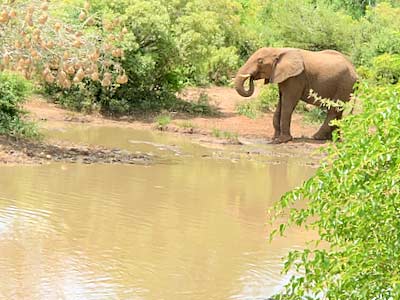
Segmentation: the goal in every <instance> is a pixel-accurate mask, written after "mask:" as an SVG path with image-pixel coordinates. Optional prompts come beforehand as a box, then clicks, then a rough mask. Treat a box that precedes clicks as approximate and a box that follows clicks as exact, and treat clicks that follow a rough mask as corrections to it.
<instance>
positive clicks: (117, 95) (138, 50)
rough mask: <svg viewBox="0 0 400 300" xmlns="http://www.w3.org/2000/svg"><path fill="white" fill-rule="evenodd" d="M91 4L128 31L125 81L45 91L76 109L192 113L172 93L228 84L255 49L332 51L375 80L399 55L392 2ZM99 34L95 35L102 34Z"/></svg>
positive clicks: (69, 10) (71, 10)
mask: <svg viewBox="0 0 400 300" xmlns="http://www.w3.org/2000/svg"><path fill="white" fill-rule="evenodd" d="M82 2H83V0H70V1H64V3H65V6H66V8H65V9H64V11H65V13H64V14H63V15H62V16H61V17H63V19H64V20H65V21H66V22H71V23H73V22H76V15H78V14H79V10H77V9H76V8H75V7H79V5H82ZM91 5H92V6H91V11H90V12H91V13H93V14H94V15H95V16H97V17H98V18H102V19H104V20H109V21H110V22H111V20H115V19H119V20H121V22H122V23H123V24H124V26H125V27H126V28H127V30H128V34H127V36H126V38H125V39H123V40H122V41H120V42H119V43H118V46H120V47H121V48H122V49H123V50H124V59H123V60H122V66H123V68H124V69H125V70H126V73H127V75H128V77H129V79H130V80H129V82H128V84H127V85H124V86H121V87H119V88H116V89H108V88H104V87H102V86H101V85H100V84H98V82H93V81H91V80H85V81H84V82H83V83H82V84H80V85H77V86H75V87H74V88H72V89H71V90H68V92H62V89H60V88H59V87H57V86H54V85H50V86H47V88H46V91H47V92H49V93H51V94H52V95H54V96H56V98H57V99H58V101H59V102H61V103H62V104H64V105H66V106H68V107H70V108H73V109H78V110H88V111H90V110H93V109H97V110H101V111H102V112H104V113H111V114H126V113H132V112H143V111H160V110H163V109H165V110H183V111H187V112H193V110H192V108H191V106H190V105H188V104H187V103H183V102H181V101H178V100H177V99H176V92H178V91H179V90H180V89H181V88H182V87H184V86H186V85H205V84H209V83H213V84H228V83H229V82H230V79H231V78H232V77H233V76H234V74H235V71H236V70H237V68H238V66H239V65H240V64H241V63H242V62H243V61H244V60H245V59H246V58H247V57H248V56H249V55H250V53H252V52H253V51H254V50H256V49H257V48H259V47H261V46H277V47H280V46H285V47H287V46H289V47H299V48H304V49H310V50H321V49H336V50H339V51H341V52H343V53H345V54H347V55H348V56H349V57H351V58H352V60H353V61H354V63H355V64H356V65H357V66H364V68H366V69H367V70H364V71H365V72H364V73H366V72H369V71H371V70H370V69H371V68H374V67H376V68H378V69H380V70H374V71H373V72H375V73H376V75H377V76H380V75H381V74H382V72H383V73H385V74H383V75H384V76H387V72H386V71H387V70H385V69H384V68H385V67H386V66H387V64H386V61H384V60H394V59H396V56H395V55H397V54H398V52H399V51H400V50H399V49H400V35H399V33H398V27H399V20H398V18H397V17H396V16H397V15H398V14H399V12H400V9H399V8H396V7H395V5H396V1H392V3H389V2H382V3H380V1H361V0H360V1H355V0H351V1H350V0H349V1H347V0H301V1H297V0H277V1H272V0H268V1H261V0H233V1H230V0H204V1H200V0H180V1H164V0H146V1H144V0H143V1H141V0H137V1H128V0H122V1H100V0H94V1H91ZM369 5H372V6H369ZM155 11H157V13H156V14H155V13H154V12H155ZM204 20H207V22H204ZM282 20H285V21H284V22H283V21H282ZM93 30H94V29H93V28H92V27H91V28H90V31H91V32H93ZM98 31H99V32H98V35H99V36H101V34H102V28H99V30H98ZM380 55H384V56H383V57H382V58H379V56H380ZM393 55H394V57H393ZM391 71H395V72H396V70H391ZM391 71H390V72H391ZM393 75H394V80H395V78H396V76H397V75H396V74H393Z"/></svg>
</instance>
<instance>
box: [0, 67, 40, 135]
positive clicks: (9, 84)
mask: <svg viewBox="0 0 400 300" xmlns="http://www.w3.org/2000/svg"><path fill="white" fill-rule="evenodd" d="M30 91H31V85H30V84H29V82H28V81H27V80H26V79H24V78H23V77H22V76H20V75H16V74H11V73H0V134H7V135H10V136H14V137H21V136H25V137H35V136H37V135H38V132H37V131H36V128H35V126H34V124H32V123H31V122H29V121H26V120H25V119H24V115H25V112H24V110H23V109H22V108H21V105H22V103H23V102H24V100H25V99H26V97H27V96H28V95H29V93H30Z"/></svg>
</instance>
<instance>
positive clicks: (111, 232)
mask: <svg viewBox="0 0 400 300" xmlns="http://www.w3.org/2000/svg"><path fill="white" fill-rule="evenodd" d="M49 135H56V136H57V137H59V138H64V139H66V140H71V141H83V142H85V143H93V144H101V145H104V146H110V147H123V148H126V149H128V150H131V151H141V152H151V153H154V155H155V156H156V157H164V159H163V160H162V161H161V163H155V164H153V165H150V166H134V165H133V166H131V165H129V166H126V165H101V164H97V165H96V164H95V165H80V164H57V163H54V164H49V165H44V166H23V167H2V168H0V254H1V256H0V278H1V280H0V299H33V300H36V299H40V300H45V299H146V300H147V299H148V300H152V299H166V300H181V299H191V300H192V299H193V300H204V299H264V298H267V297H268V296H269V295H271V294H273V293H274V292H275V291H276V290H277V289H279V288H280V287H281V286H282V284H283V283H284V282H285V281H286V280H287V278H284V277H283V276H282V275H280V269H281V260H280V258H281V257H282V256H283V255H284V254H285V253H287V251H289V250H290V249H295V248H301V247H302V246H303V245H304V241H305V240H306V237H307V238H308V237H309V233H307V234H306V233H304V232H302V231H291V232H289V234H288V237H287V238H280V239H278V240H276V241H275V242H273V243H272V244H269V243H268V240H267V237H268V230H269V229H268V227H267V225H266V223H267V222H268V219H267V214H266V211H267V209H268V208H270V207H271V206H272V205H273V203H274V201H276V200H277V199H279V197H280V196H281V195H282V194H283V193H284V192H285V191H288V190H289V189H291V188H293V187H295V186H297V185H299V184H301V183H302V182H303V181H304V180H305V179H307V178H308V177H310V176H311V175H312V174H313V173H314V171H315V170H314V169H312V168H309V167H307V166H305V165H304V164H302V163H301V162H300V161H299V158H297V157H291V156H286V155H282V156H275V157H272V158H271V159H270V161H271V163H267V162H266V161H265V160H263V161H258V160H249V159H238V160H232V159H216V158H213V157H214V155H213V153H215V150H213V149H207V148H204V147H202V146H199V145H196V144H193V143H191V142H190V140H188V139H184V138H178V137H175V136H170V135H164V134H157V133H154V132H146V131H133V130H131V129H118V128H91V129H89V128H84V127H83V128H72V129H68V130H66V131H62V132H60V131H57V132H50V133H49ZM272 162H273V163H272Z"/></svg>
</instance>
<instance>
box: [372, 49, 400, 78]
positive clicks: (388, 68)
mask: <svg viewBox="0 0 400 300" xmlns="http://www.w3.org/2000/svg"><path fill="white" fill-rule="evenodd" d="M372 68H373V72H374V77H375V80H377V81H379V82H383V83H385V82H386V83H397V82H398V81H399V79H400V54H393V55H391V54H382V55H380V56H378V57H375V58H374V59H373V63H372Z"/></svg>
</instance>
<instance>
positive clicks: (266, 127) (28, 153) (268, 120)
mask: <svg viewBox="0 0 400 300" xmlns="http://www.w3.org/2000/svg"><path fill="white" fill-rule="evenodd" d="M202 92H204V93H206V94H207V95H208V98H209V100H210V102H211V104H213V105H215V106H216V107H217V108H218V110H219V111H220V113H219V114H218V116H212V117H211V116H210V117H193V116H188V115H181V114H171V115H172V122H171V124H168V125H167V126H166V128H163V130H167V131H170V132H175V133H176V134H186V135H190V136H193V138H194V139H199V137H201V138H202V140H203V141H204V140H206V141H207V142H208V143H216V144H220V143H225V142H227V141H226V138H225V139H224V138H222V139H221V138H216V137H215V136H213V132H214V133H215V131H216V130H218V131H220V132H227V133H230V134H232V135H233V136H236V137H238V139H236V141H239V140H240V138H251V139H258V140H262V141H264V142H268V141H271V138H272V135H273V125H272V117H273V113H272V112H269V113H264V114H263V115H262V116H261V117H259V118H257V119H255V120H253V119H249V118H247V117H245V116H240V115H238V114H237V113H236V109H235V108H236V106H237V104H238V103H240V102H243V101H251V99H252V98H254V97H256V95H257V91H256V93H255V96H253V97H252V98H249V99H245V98H242V97H240V96H239V95H238V94H237V93H236V91H235V90H234V89H233V88H227V87H210V88H203V89H202V88H189V89H186V90H185V91H184V92H183V93H182V94H181V95H180V96H181V97H182V98H184V99H185V100H187V101H196V100H197V99H198V98H199V96H200V94H201V93H202ZM25 109H26V110H27V111H29V112H30V115H29V118H30V119H32V120H33V121H35V122H37V123H38V124H39V126H40V127H42V128H49V129H51V128H63V127H66V125H67V124H70V123H87V124H89V125H90V126H113V127H128V128H135V129H145V130H159V129H158V128H157V126H156V122H155V121H154V118H152V117H142V118H140V119H138V118H133V117H129V118H128V117H124V118H119V119H110V118H106V117H104V116H101V115H99V114H91V115H87V114H83V113H77V112H71V111H68V110H65V109H63V108H61V107H59V106H58V105H56V104H52V103H49V102H48V101H46V99H44V98H42V97H40V96H34V97H32V98H31V99H30V100H29V101H28V102H27V103H26V104H25ZM291 129H292V135H293V136H294V137H295V138H294V140H293V141H292V142H289V143H288V144H286V145H287V147H296V148H299V147H300V148H301V147H307V148H310V147H311V148H315V147H319V146H321V143H320V142H315V141H313V140H311V139H310V138H309V137H311V136H312V134H313V133H314V132H315V131H316V130H317V129H318V126H316V125H310V124H305V123H304V122H303V117H302V116H301V115H299V114H296V113H295V114H294V115H293V118H292V124H291ZM214 135H215V134H214ZM228 142H229V141H228ZM46 161H67V162H84V163H92V162H103V163H145V162H147V161H148V157H144V156H140V157H139V156H137V155H134V154H131V153H128V152H126V151H122V150H120V149H105V148H100V147H95V146H94V147H93V146H87V145H70V144H69V145H67V144H65V143H63V142H60V141H54V140H52V141H46V142H36V143H33V142H30V141H21V140H12V139H8V138H5V137H0V164H1V163H3V164H4V163H7V164H21V163H43V162H46Z"/></svg>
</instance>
